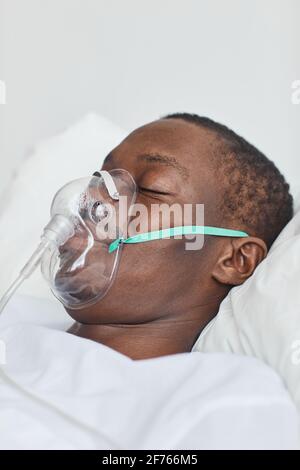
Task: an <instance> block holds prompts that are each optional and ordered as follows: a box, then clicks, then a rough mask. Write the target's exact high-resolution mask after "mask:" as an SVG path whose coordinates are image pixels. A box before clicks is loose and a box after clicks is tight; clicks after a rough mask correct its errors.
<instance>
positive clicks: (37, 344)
mask: <svg viewBox="0 0 300 470" xmlns="http://www.w3.org/2000/svg"><path fill="white" fill-rule="evenodd" d="M49 315H50V316H49ZM52 315H53V316H52ZM69 323H70V320H69V319H68V317H67V316H66V315H64V313H63V310H62V309H61V308H60V307H59V304H55V303H53V302H49V301H48V302H47V301H41V300H37V299H32V298H29V297H25V296H19V297H18V296H16V297H15V298H14V299H13V300H12V302H11V304H9V305H8V307H7V310H6V311H5V313H4V314H3V316H2V317H0V340H2V341H4V343H5V345H6V364H5V365H2V366H1V369H0V435H1V439H0V447H1V448H2V449H248V448H250V449H286V448H288V449H290V448H296V447H297V441H298V415H297V412H296V410H295V407H294V405H293V403H292V401H291V400H290V397H289V395H288V394H287V392H286V390H285V388H284V386H283V384H282V382H281V379H280V378H279V377H278V376H277V374H276V373H275V372H273V371H272V370H271V369H270V368H269V367H267V366H265V365H264V364H263V363H262V362H260V361H258V360H257V359H254V358H248V357H241V356H235V355H231V354H203V353H198V352H195V353H185V354H176V355H171V356H165V357H160V358H156V359H148V360H141V361H132V360H131V359H129V358H128V357H126V356H124V355H122V354H120V353H118V352H116V351H114V350H113V349H111V348H108V347H106V346H104V345H102V344H98V343H95V342H93V341H89V340H85V339H82V338H78V337H75V336H73V335H70V334H68V333H65V332H64V328H66V327H67V326H68V325H69Z"/></svg>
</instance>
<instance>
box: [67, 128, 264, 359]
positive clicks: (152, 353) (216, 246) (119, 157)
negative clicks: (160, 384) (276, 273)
mask: <svg viewBox="0 0 300 470" xmlns="http://www.w3.org/2000/svg"><path fill="white" fill-rule="evenodd" d="M215 142H216V138H215V135H214V133H213V132H211V131H208V130H205V129H201V128H200V127H199V126H196V125H194V124H191V123H187V122H185V121H183V120H178V119H161V120H158V121H155V122H152V123H150V124H148V125H145V126H143V127H140V128H139V129H137V130H135V131H134V132H132V133H131V134H130V135H129V136H128V137H127V138H126V139H125V140H124V141H123V142H121V144H119V145H118V146H117V147H116V148H115V149H113V150H112V152H111V153H110V155H109V158H107V159H106V160H105V162H104V165H103V168H102V169H104V170H108V171H109V170H112V169H116V168H123V169H125V170H127V171H129V172H130V173H131V175H132V176H133V178H134V179H135V181H136V183H137V186H138V188H139V192H138V196H137V202H140V203H143V204H144V205H146V206H147V207H149V208H150V205H151V203H152V204H153V203H167V204H173V203H175V202H176V203H179V204H181V205H183V204H184V203H203V204H204V205H205V225H211V226H219V227H225V225H224V224H223V223H222V214H220V213H219V211H218V206H219V202H220V198H221V197H222V193H221V190H220V188H219V185H217V184H216V176H215V167H214V164H213V162H212V151H213V150H214V149H215ZM159 156H161V157H163V158H159ZM158 228H159V227H158ZM160 228H161V227H160ZM227 228H232V229H237V230H245V229H246V228H245V227H241V226H238V225H236V226H232V225H231V226H230V227H227ZM250 235H251V236H250V237H247V238H225V237H224V238H223V237H213V236H206V237H205V242H204V246H203V248H202V249H201V250H192V251H187V250H186V249H185V240H184V239H183V240H175V239H172V238H171V239H165V240H157V241H151V242H147V243H141V244H136V245H125V246H124V248H123V253H122V257H121V262H120V267H119V270H118V273H117V277H116V279H115V282H114V283H113V285H112V287H111V288H110V290H109V291H108V293H107V294H106V296H105V297H104V298H103V299H102V300H100V301H99V302H98V303H96V304H95V305H92V306H88V307H85V308H82V309H81V310H71V309H68V310H67V311H68V313H69V314H70V315H71V316H72V318H74V320H76V322H75V323H74V325H73V326H72V327H71V328H70V330H69V332H70V333H72V334H75V335H78V336H80V337H84V338H88V339H91V340H94V341H97V342H99V343H102V344H104V345H106V346H108V347H110V348H113V349H115V350H116V351H119V352H120V353H122V354H125V355H127V356H129V357H130V358H132V359H146V358H151V357H158V356H164V355H168V354H175V353H183V352H188V351H191V349H192V347H193V344H194V343H195V341H196V339H197V337H198V335H199V334H200V332H201V331H202V329H203V328H204V327H205V325H206V324H207V323H208V322H209V321H210V320H211V319H212V318H213V317H214V316H215V315H216V314H217V312H218V310H219V306H220V303H221V301H222V300H223V299H224V297H225V296H226V295H227V293H228V292H229V290H230V289H231V287H232V286H236V285H239V284H242V283H243V282H244V281H245V280H246V279H247V278H248V277H249V276H251V274H252V273H253V271H254V270H255V268H256V266H257V265H258V264H259V263H260V262H261V261H262V260H263V258H264V257H265V256H266V254H267V248H266V245H265V243H264V241H263V240H261V239H260V238H258V237H255V236H252V234H250ZM253 235H255V234H253Z"/></svg>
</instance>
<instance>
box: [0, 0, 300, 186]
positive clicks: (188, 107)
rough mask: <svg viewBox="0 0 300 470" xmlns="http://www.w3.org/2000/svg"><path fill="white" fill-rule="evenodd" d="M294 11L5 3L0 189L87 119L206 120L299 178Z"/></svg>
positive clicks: (0, 3) (298, 43)
mask: <svg viewBox="0 0 300 470" xmlns="http://www.w3.org/2000/svg"><path fill="white" fill-rule="evenodd" d="M299 31H300V1H299V0H182V1H180V0H149V1H146V0H0V79H2V80H5V81H6V86H7V104H6V105H0V159H1V169H0V189H3V187H4V185H5V184H6V183H7V181H8V178H9V176H10V174H11V172H12V170H13V168H14V167H16V166H17V165H18V164H19V163H20V161H21V159H22V158H23V157H24V155H26V154H28V153H29V152H30V148H31V145H32V144H33V143H34V142H36V141H37V140H40V139H43V138H45V137H48V136H50V135H52V134H53V133H55V132H57V131H59V130H61V129H62V128H64V127H65V126H67V125H68V124H70V123H71V122H73V121H75V120H76V119H78V118H80V117H81V116H82V115H83V114H85V113H86V112H88V111H96V112H99V113H102V114H104V115H105V116H107V117H109V118H111V119H112V120H113V121H115V122H116V123H117V124H119V125H121V126H123V127H125V128H127V129H131V128H134V127H135V126H138V125H140V124H142V123H144V122H146V121H148V120H152V119H155V118H156V117H158V116H160V115H162V114H164V113H167V112H171V111H190V112H196V113H199V114H202V115H208V116H210V117H213V118H215V119H217V120H220V121H221V122H224V123H226V124H227V125H229V126H232V127H233V128H234V129H235V130H237V131H238V132H240V133H242V134H243V135H244V136H245V137H246V138H248V139H249V140H250V141H251V142H253V143H254V144H256V145H257V146H259V147H260V148H261V149H262V150H263V151H265V152H266V153H267V154H268V155H269V156H270V157H271V158H272V159H274V160H275V161H276V162H277V163H278V165H279V166H280V168H281V169H282V170H283V171H284V172H285V173H286V175H287V177H288V179H289V180H290V182H291V183H292V185H293V186H296V184H299V183H300V181H299V176H300V163H299V162H300V135H299V134H300V133H299V125H300V105H298V106H297V105H292V102H291V94H292V90H291V85H292V82H293V81H294V80H296V79H300V32H299Z"/></svg>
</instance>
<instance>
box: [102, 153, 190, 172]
mask: <svg viewBox="0 0 300 470" xmlns="http://www.w3.org/2000/svg"><path fill="white" fill-rule="evenodd" d="M113 158H114V156H113V153H112V152H110V153H109V154H108V155H107V157H106V158H105V160H104V162H103V164H105V163H109V162H111V160H113ZM138 158H139V159H140V160H144V161H146V162H149V163H153V162H154V163H159V164H161V165H165V166H171V167H173V168H175V169H176V170H177V171H178V172H179V173H180V174H181V175H182V176H184V177H187V176H188V175H189V171H188V169H187V168H186V167H184V166H182V165H181V164H180V163H179V162H178V160H176V158H175V157H172V156H170V155H161V154H158V153H144V154H140V155H139V156H138Z"/></svg>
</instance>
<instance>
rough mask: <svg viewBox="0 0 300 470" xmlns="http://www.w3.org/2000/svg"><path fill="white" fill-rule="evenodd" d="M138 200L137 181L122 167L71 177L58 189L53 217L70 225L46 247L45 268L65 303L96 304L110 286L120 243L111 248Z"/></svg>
mask: <svg viewBox="0 0 300 470" xmlns="http://www.w3.org/2000/svg"><path fill="white" fill-rule="evenodd" d="M135 198H136V185H135V182H134V180H133V178H132V176H131V175H130V173H128V172H127V171H126V170H122V169H116V170H112V171H110V172H106V171H101V172H99V173H97V174H96V176H93V177H87V178H80V179H77V180H75V181H71V182H70V183H68V184H66V185H65V186H64V187H63V188H61V189H60V190H59V191H58V192H57V193H56V195H55V197H54V199H53V202H52V206H51V217H52V220H53V219H54V220H55V218H56V219H57V220H60V222H59V223H65V224H66V225H67V227H68V229H67V230H66V231H65V234H66V235H65V236H64V237H62V238H61V239H60V240H57V238H56V239H55V241H54V242H53V243H51V244H50V245H49V246H48V248H47V250H46V251H45V253H44V255H43V258H42V272H43V275H44V276H45V278H46V279H47V281H48V282H49V284H50V286H51V290H52V292H53V294H54V295H55V296H56V297H57V298H58V299H59V300H60V301H61V302H62V303H63V305H64V306H65V307H67V308H70V309H77V308H82V307H83V306H85V305H90V304H94V303H96V302H98V301H99V300H100V299H101V298H102V297H103V296H104V295H105V294H106V293H107V291H108V290H109V288H110V286H111V285H112V283H113V280H114V278H115V275H116V272H117V269H118V265H119V260H120V254H121V250H122V243H120V244H119V246H118V247H117V249H116V250H115V251H114V252H113V253H111V252H109V246H110V245H111V243H112V242H113V241H115V240H117V239H120V238H123V237H124V235H125V234H126V233H127V226H128V222H129V214H130V208H131V206H132V205H133V204H134V202H135Z"/></svg>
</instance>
